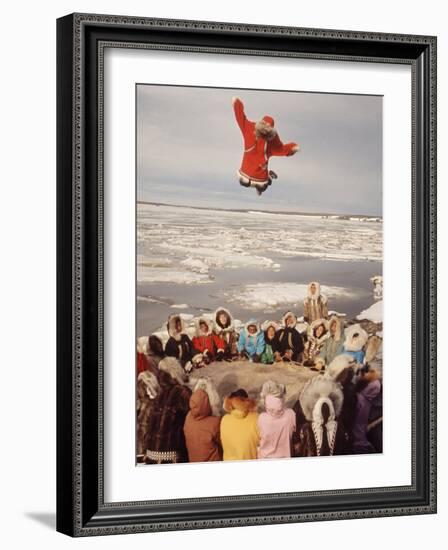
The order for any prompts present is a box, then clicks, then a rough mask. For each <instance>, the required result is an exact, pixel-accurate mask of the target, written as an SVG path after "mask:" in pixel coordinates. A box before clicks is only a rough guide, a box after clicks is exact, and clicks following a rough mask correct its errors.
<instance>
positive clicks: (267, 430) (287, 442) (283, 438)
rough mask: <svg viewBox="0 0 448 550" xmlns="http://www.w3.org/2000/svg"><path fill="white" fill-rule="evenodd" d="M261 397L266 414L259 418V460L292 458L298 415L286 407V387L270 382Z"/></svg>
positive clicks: (266, 383) (262, 390)
mask: <svg viewBox="0 0 448 550" xmlns="http://www.w3.org/2000/svg"><path fill="white" fill-rule="evenodd" d="M260 397H261V400H262V402H263V403H264V408H265V411H266V412H263V413H261V414H260V415H259V416H258V431H259V432H260V444H259V446H258V458H291V438H292V434H293V433H294V432H295V429H296V415H295V413H294V411H293V410H292V409H289V408H286V407H285V386H284V385H283V384H277V383H276V382H273V381H272V380H269V381H268V382H265V383H264V384H263V387H262V389H261V395H260Z"/></svg>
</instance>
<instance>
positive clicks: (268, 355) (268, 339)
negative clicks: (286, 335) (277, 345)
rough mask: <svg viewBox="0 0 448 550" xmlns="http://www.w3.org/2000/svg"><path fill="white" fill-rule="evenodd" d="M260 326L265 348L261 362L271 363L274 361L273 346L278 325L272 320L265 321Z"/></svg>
mask: <svg viewBox="0 0 448 550" xmlns="http://www.w3.org/2000/svg"><path fill="white" fill-rule="evenodd" d="M262 328H263V330H264V342H265V348H264V351H263V353H262V355H261V362H262V363H264V364H265V365H272V363H273V362H274V350H273V346H274V340H275V334H276V332H277V329H278V326H277V323H274V321H267V322H266V323H265V324H264V325H263V327H262Z"/></svg>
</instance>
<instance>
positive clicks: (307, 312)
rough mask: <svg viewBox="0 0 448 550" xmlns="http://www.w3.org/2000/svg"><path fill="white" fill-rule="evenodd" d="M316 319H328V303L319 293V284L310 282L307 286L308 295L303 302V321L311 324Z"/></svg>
mask: <svg viewBox="0 0 448 550" xmlns="http://www.w3.org/2000/svg"><path fill="white" fill-rule="evenodd" d="M317 319H328V301H327V298H326V297H325V296H324V295H323V294H321V292H320V283H318V282H317V281H312V282H311V283H309V285H308V294H307V297H306V298H305V300H304V301H303V320H304V321H305V323H309V324H311V323H312V322H313V321H316V320H317Z"/></svg>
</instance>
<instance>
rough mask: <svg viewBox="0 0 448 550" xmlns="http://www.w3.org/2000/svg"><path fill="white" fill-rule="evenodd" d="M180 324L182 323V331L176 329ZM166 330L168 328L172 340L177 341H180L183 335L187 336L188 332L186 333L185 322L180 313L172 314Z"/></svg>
mask: <svg viewBox="0 0 448 550" xmlns="http://www.w3.org/2000/svg"><path fill="white" fill-rule="evenodd" d="M178 322H180V326H181V328H180V331H179V330H177V328H176V324H177V323H178ZM166 328H167V331H168V334H169V335H170V336H171V337H172V338H174V339H175V340H180V339H181V336H182V334H186V332H185V330H186V326H185V321H184V320H183V319H182V317H181V316H180V315H179V314H178V313H172V314H171V315H170V316H169V317H168V322H167V324H166Z"/></svg>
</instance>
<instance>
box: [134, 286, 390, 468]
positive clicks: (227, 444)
mask: <svg viewBox="0 0 448 550" xmlns="http://www.w3.org/2000/svg"><path fill="white" fill-rule="evenodd" d="M303 317H304V321H305V323H304V326H305V327H306V329H305V330H304V331H303V332H300V331H299V330H298V328H297V317H296V316H295V315H294V313H293V312H291V311H289V312H287V313H286V314H285V315H284V316H283V319H282V323H281V325H278V324H277V323H276V322H273V321H267V322H266V323H265V324H264V326H263V327H260V326H259V323H258V322H257V321H256V320H254V319H251V320H250V321H248V322H247V323H246V324H245V325H244V326H243V327H242V328H241V330H240V331H239V333H238V332H237V330H236V328H235V326H234V321H233V318H232V315H231V314H230V312H229V311H228V310H227V309H225V308H223V307H220V308H218V309H217V310H216V312H215V313H214V315H213V317H212V319H209V318H206V317H199V318H198V319H197V320H196V323H195V335H194V336H193V337H192V338H190V337H189V336H188V334H187V332H186V328H185V324H184V321H183V319H182V317H181V316H180V315H171V316H170V317H169V319H168V322H167V331H168V339H167V341H166V343H165V345H163V342H162V340H161V339H160V338H158V337H157V336H156V335H150V336H149V337H148V340H147V344H146V347H145V349H144V350H143V349H137V371H138V378H137V397H138V402H137V455H138V456H139V459H140V461H142V462H145V463H147V464H162V463H177V462H207V461H216V460H246V459H262V458H290V457H300V456H328V455H337V454H352V453H370V452H381V451H382V406H381V392H382V383H381V377H380V375H379V373H378V372H377V371H376V370H374V369H371V368H370V366H369V364H368V362H366V344H367V340H368V335H367V333H366V332H365V330H363V328H362V327H361V326H360V325H359V324H354V325H351V326H349V327H347V328H345V329H344V326H343V321H342V320H341V318H340V317H338V316H337V315H332V316H329V314H328V303H327V299H326V298H325V296H323V295H322V294H321V292H320V286H319V283H317V282H312V283H310V284H309V286H308V295H307V297H306V299H305V301H304V316H303ZM234 360H240V361H241V360H243V361H251V362H254V363H259V364H274V363H278V364H284V363H286V364H287V363H291V362H292V363H296V364H300V365H303V366H305V367H309V368H311V369H313V370H315V371H318V374H317V375H316V376H314V377H312V378H311V379H310V380H309V381H308V382H307V383H306V384H305V386H304V388H303V389H302V391H301V393H300V395H299V396H298V398H297V399H296V401H295V403H294V404H293V406H292V407H291V408H288V407H287V406H286V404H285V403H286V389H285V386H284V385H283V384H281V383H279V382H277V381H275V380H269V381H267V382H265V383H264V384H263V386H262V388H261V392H260V394H259V395H258V396H256V397H255V398H254V397H250V396H249V395H248V393H247V391H246V390H245V389H244V388H238V389H235V390H234V391H233V392H231V393H230V394H229V395H227V396H226V397H225V398H224V399H223V400H221V399H220V398H219V395H218V394H217V391H216V388H214V385H213V380H210V379H208V378H206V377H204V378H201V376H200V373H201V371H200V370H199V369H201V368H202V367H204V366H206V365H207V364H209V363H210V362H214V361H234ZM192 380H193V381H195V382H194V386H193V387H192Z"/></svg>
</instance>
